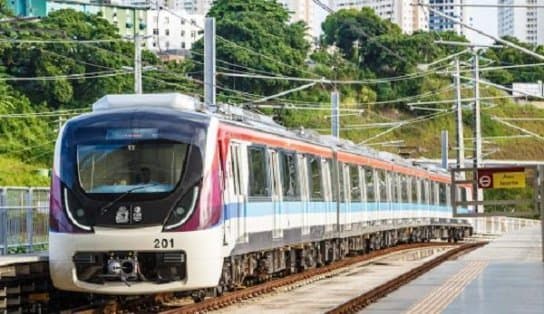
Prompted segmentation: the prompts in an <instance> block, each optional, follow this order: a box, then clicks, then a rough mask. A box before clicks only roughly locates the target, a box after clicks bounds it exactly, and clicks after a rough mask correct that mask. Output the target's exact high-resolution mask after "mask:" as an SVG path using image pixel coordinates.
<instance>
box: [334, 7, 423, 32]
mask: <svg viewBox="0 0 544 314" xmlns="http://www.w3.org/2000/svg"><path fill="white" fill-rule="evenodd" d="M414 3H417V0H329V2H328V5H329V7H330V8H331V9H333V10H335V11H337V10H340V9H361V8H363V7H368V8H371V9H373V10H374V12H375V13H376V15H378V16H379V17H381V18H382V19H386V20H390V21H391V22H393V23H395V24H397V25H398V26H399V27H400V28H401V29H402V31H403V32H404V33H406V34H411V33H413V32H416V31H420V30H428V29H429V25H428V23H427V16H428V15H427V12H426V11H427V10H426V9H425V8H423V7H420V6H416V5H413V4H414Z"/></svg>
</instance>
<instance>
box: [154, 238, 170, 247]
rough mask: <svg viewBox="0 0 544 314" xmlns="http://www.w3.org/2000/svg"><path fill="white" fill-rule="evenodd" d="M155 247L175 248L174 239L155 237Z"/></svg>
mask: <svg viewBox="0 0 544 314" xmlns="http://www.w3.org/2000/svg"><path fill="white" fill-rule="evenodd" d="M153 243H154V247H155V248H156V249H168V248H170V249H173V248H174V239H171V238H170V239H155V240H153Z"/></svg>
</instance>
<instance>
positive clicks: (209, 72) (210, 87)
mask: <svg viewBox="0 0 544 314" xmlns="http://www.w3.org/2000/svg"><path fill="white" fill-rule="evenodd" d="M215 76H216V73H215V18H213V17H207V18H206V22H205V25H204V103H205V104H206V106H207V107H208V109H211V110H212V111H215V110H216V109H217V108H216V102H215V78H216V77H215Z"/></svg>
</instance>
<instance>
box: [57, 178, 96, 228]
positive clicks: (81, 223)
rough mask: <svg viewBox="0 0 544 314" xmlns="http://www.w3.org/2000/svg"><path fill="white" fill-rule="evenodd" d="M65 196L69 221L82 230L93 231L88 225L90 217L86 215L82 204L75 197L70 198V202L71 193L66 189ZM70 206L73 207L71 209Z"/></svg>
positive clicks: (65, 206)
mask: <svg viewBox="0 0 544 314" xmlns="http://www.w3.org/2000/svg"><path fill="white" fill-rule="evenodd" d="M63 194H64V208H65V209H66V214H67V215H68V219H69V220H70V221H71V222H72V223H73V224H74V225H76V226H77V227H79V228H80V229H83V230H85V231H91V230H92V229H91V227H90V226H89V225H88V217H86V215H85V210H84V209H83V208H81V207H80V204H79V202H78V201H77V199H76V198H74V197H70V200H69V196H68V194H69V192H68V189H67V188H64V193H63ZM70 205H72V206H73V207H70ZM74 205H75V206H74ZM72 208H77V209H76V210H74V209H72ZM74 214H75V216H74Z"/></svg>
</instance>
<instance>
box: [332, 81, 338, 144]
mask: <svg viewBox="0 0 544 314" xmlns="http://www.w3.org/2000/svg"><path fill="white" fill-rule="evenodd" d="M331 134H332V136H334V137H336V138H339V137H340V93H339V92H338V91H337V90H335V91H334V92H332V93H331Z"/></svg>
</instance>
